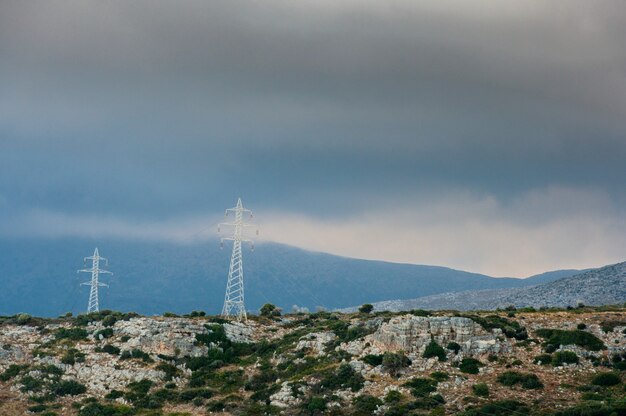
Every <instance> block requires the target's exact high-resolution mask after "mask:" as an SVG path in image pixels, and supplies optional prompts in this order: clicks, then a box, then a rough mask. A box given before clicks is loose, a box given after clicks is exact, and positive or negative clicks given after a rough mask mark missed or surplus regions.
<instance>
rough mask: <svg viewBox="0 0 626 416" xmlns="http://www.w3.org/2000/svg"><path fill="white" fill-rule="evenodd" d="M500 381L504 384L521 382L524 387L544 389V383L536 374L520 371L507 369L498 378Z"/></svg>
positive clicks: (509, 384)
mask: <svg viewBox="0 0 626 416" xmlns="http://www.w3.org/2000/svg"><path fill="white" fill-rule="evenodd" d="M497 380H498V382H499V383H500V384H502V385H504V386H509V387H511V386H514V385H516V384H520V385H521V386H522V388H524V389H529V390H531V389H542V388H543V383H542V382H541V380H539V377H537V376H536V375H535V374H528V373H518V372H517V371H505V372H504V373H502V374H500V375H499V376H498V378H497Z"/></svg>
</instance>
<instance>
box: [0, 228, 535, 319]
mask: <svg viewBox="0 0 626 416" xmlns="http://www.w3.org/2000/svg"><path fill="white" fill-rule="evenodd" d="M96 245H97V246H98V247H99V249H100V254H101V255H102V256H104V257H108V258H109V260H110V267H109V270H111V271H112V272H114V273H115V274H114V275H113V276H112V277H110V276H104V277H103V279H102V280H103V281H104V282H105V283H110V287H109V288H104V289H102V290H101V292H100V293H101V302H100V304H101V307H102V308H109V309H115V310H121V311H136V312H140V313H144V314H154V313H163V312H165V311H172V312H177V313H179V312H189V311H191V310H205V311H207V312H210V313H219V312H220V310H221V307H222V303H223V297H224V289H225V285H226V275H227V272H228V263H229V258H230V250H229V247H226V248H225V249H224V250H220V249H219V243H218V242H216V241H211V242H206V243H201V244H188V245H183V244H172V243H147V242H136V241H135V242H125V241H97V242H96V241H93V240H75V239H64V240H45V241H41V240H19V241H3V240H0V282H2V290H0V314H13V313H17V312H28V313H31V314H36V315H43V316H55V315H58V314H61V313H65V312H67V311H72V312H79V311H83V310H84V308H85V306H86V303H87V297H88V287H86V286H80V283H81V282H85V281H87V280H88V277H89V276H87V275H86V274H81V275H77V274H76V270H77V269H79V268H82V266H83V263H82V258H83V257H85V256H89V255H91V253H92V252H93V249H94V247H95V246H96ZM244 268H245V280H246V282H245V284H246V305H247V307H248V308H249V309H250V310H258V308H259V307H260V306H261V305H262V304H263V303H266V302H272V303H275V304H277V305H279V306H281V307H283V308H285V309H291V307H292V306H293V305H299V306H304V307H307V308H309V309H311V310H313V309H314V308H316V307H317V306H323V307H325V308H338V307H345V306H349V305H359V304H362V303H366V302H376V301H381V300H385V299H394V298H410V297H421V296H427V295H432V294H436V293H442V292H449V291H459V290H469V289H476V288H478V289H492V288H505V287H520V286H524V285H528V284H532V279H531V280H530V281H527V280H525V279H513V278H498V279H496V278H491V277H489V276H485V275H481V274H476V273H468V272H463V271H459V270H453V269H449V268H445V267H435V266H419V265H410V264H394V263H386V262H379V261H367V260H357V259H350V258H344V257H338V256H333V255H329V254H323V253H314V252H309V251H305V250H300V249H297V248H293V247H289V246H284V245H279V244H270V243H263V244H260V245H259V246H258V247H257V250H256V251H255V252H253V253H252V252H250V250H245V251H244Z"/></svg>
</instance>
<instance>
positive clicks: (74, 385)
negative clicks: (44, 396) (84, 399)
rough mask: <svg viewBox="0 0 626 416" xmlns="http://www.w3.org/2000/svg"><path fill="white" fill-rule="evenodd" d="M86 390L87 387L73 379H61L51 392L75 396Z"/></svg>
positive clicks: (58, 394)
mask: <svg viewBox="0 0 626 416" xmlns="http://www.w3.org/2000/svg"><path fill="white" fill-rule="evenodd" d="M86 391H87V387H85V386H84V385H82V384H80V383H79V382H77V381H75V380H61V381H60V382H59V383H58V384H56V386H54V389H53V392H54V394H56V395H57V396H76V395H78V394H83V393H85V392H86Z"/></svg>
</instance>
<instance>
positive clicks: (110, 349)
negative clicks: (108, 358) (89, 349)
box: [95, 344, 131, 358]
mask: <svg viewBox="0 0 626 416" xmlns="http://www.w3.org/2000/svg"><path fill="white" fill-rule="evenodd" d="M95 351H96V352H106V353H107V354H111V355H119V354H120V349H119V348H118V347H116V346H115V345H111V344H105V345H104V346H102V347H98V348H96V349H95ZM130 357H131V354H130V353H129V356H128V358H130Z"/></svg>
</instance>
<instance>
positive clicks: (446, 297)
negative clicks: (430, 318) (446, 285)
mask: <svg viewBox="0 0 626 416" xmlns="http://www.w3.org/2000/svg"><path fill="white" fill-rule="evenodd" d="M624 302H626V262H623V263H618V264H613V265H610V266H605V267H601V268H599V269H593V270H588V271H585V272H582V273H579V274H576V275H574V276H571V277H564V278H561V279H558V280H555V281H552V282H548V283H544V284H539V285H534V286H531V287H523V288H510V289H490V290H471V291H461V292H448V293H442V294H437V295H431V296H425V297H420V298H416V299H406V300H389V301H382V302H376V303H374V308H375V309H376V310H388V311H401V310H411V309H429V310H437V309H439V310H441V309H454V310H465V311H467V310H481V309H482V310H494V309H497V308H506V307H507V306H515V307H518V308H520V307H534V308H541V307H554V306H556V307H567V306H576V305H578V304H580V303H582V304H584V305H608V304H620V303H624ZM354 310H356V307H352V308H347V309H342V311H343V312H350V311H354Z"/></svg>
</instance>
